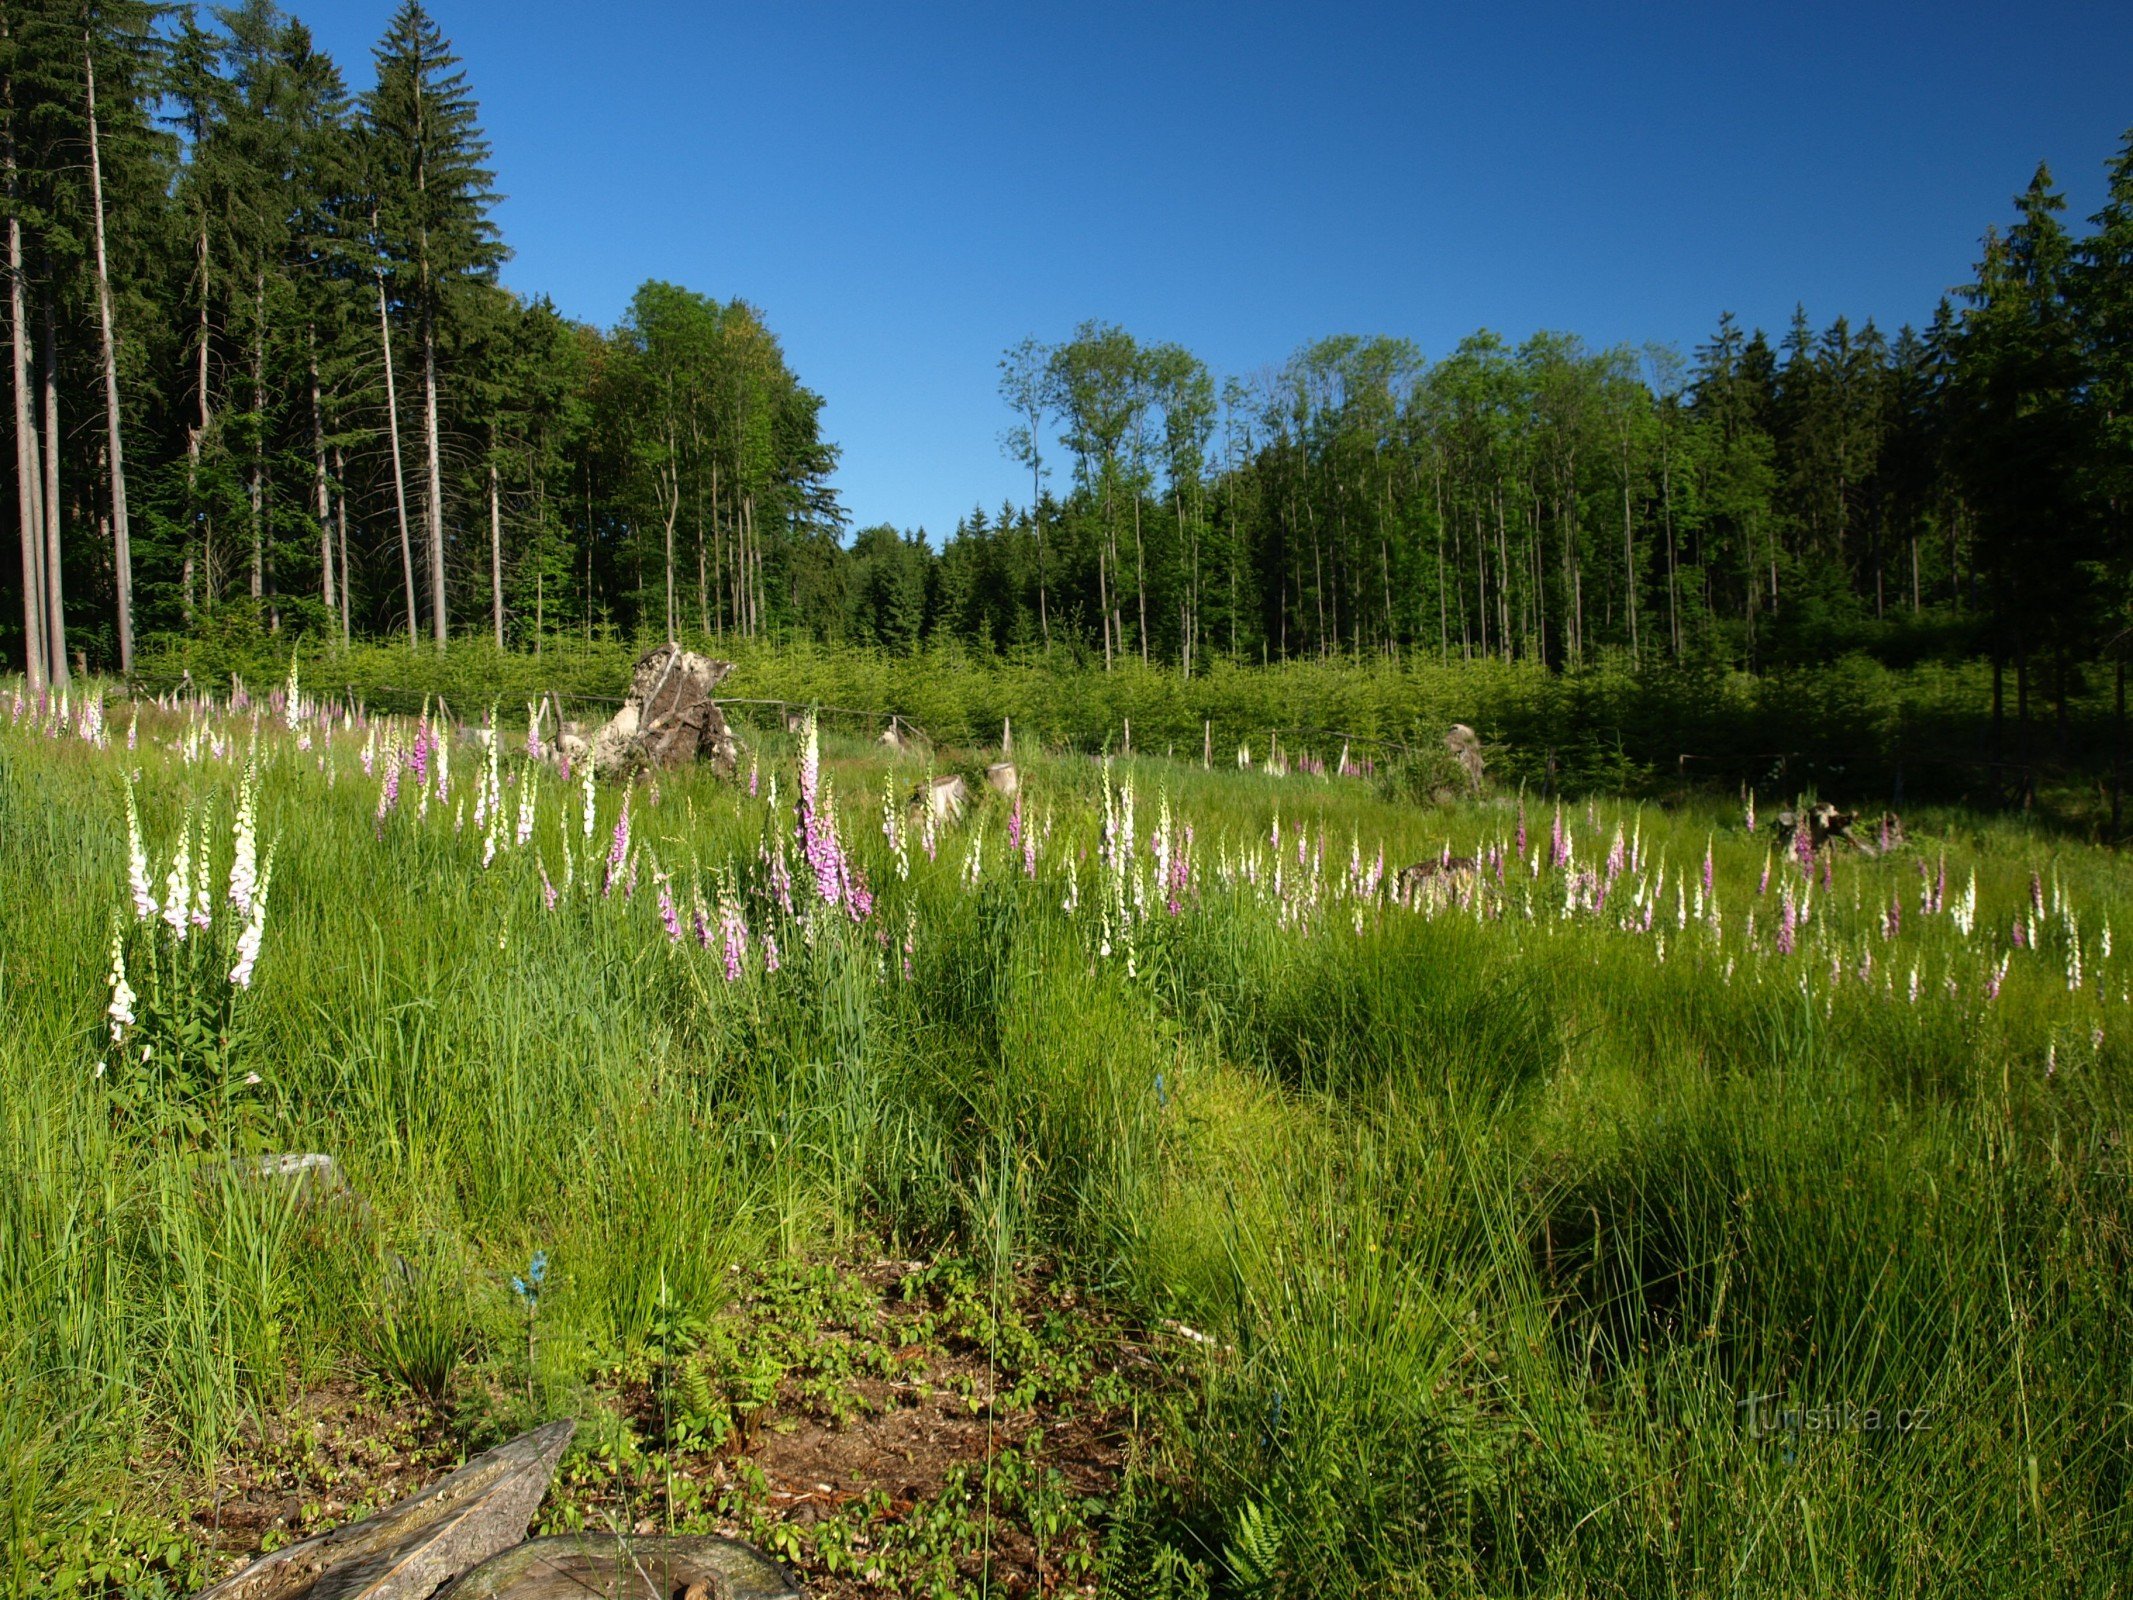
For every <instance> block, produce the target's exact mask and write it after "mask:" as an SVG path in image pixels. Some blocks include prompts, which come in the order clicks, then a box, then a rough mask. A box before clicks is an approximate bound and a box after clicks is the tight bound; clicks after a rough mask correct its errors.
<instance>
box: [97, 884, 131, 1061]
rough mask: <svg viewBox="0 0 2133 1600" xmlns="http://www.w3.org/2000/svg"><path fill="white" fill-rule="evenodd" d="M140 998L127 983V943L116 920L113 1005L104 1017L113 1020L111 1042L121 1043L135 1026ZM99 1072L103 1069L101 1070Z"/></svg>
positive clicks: (113, 959) (114, 932)
mask: <svg viewBox="0 0 2133 1600" xmlns="http://www.w3.org/2000/svg"><path fill="white" fill-rule="evenodd" d="M139 998H140V996H139V995H137V994H135V993H134V992H133V985H131V984H130V983H128V982H127V981H126V943H125V936H124V934H123V933H122V932H121V930H120V928H119V925H118V921H117V919H116V918H114V919H113V920H112V923H111V1003H110V1004H109V1005H108V1006H106V1007H104V1015H105V1016H107V1017H109V1018H110V1019H111V1042H112V1043H113V1044H118V1043H121V1042H122V1041H123V1040H124V1039H125V1037H126V1030H127V1029H128V1028H130V1027H132V1026H133V1024H134V1015H133V1003H134V1001H136V1000H138V999H139ZM98 1070H99V1071H101V1070H102V1069H101V1068H99V1069H98Z"/></svg>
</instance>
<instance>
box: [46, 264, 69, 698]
mask: <svg viewBox="0 0 2133 1600" xmlns="http://www.w3.org/2000/svg"><path fill="white" fill-rule="evenodd" d="M42 299H43V302H44V592H45V616H44V644H45V656H46V660H47V662H48V663H49V664H48V666H47V668H46V671H47V673H48V675H49V677H50V681H51V683H52V686H53V687H54V688H59V687H63V686H64V685H65V684H66V682H67V681H68V679H69V678H71V677H72V676H73V673H72V671H71V669H70V668H69V667H68V664H67V617H66V607H65V603H64V602H65V594H64V592H63V588H64V586H63V584H62V582H61V576H62V575H61V572H60V541H59V316H58V313H57V312H56V311H55V310H54V308H53V305H52V284H51V264H50V263H49V262H47V263H46V266H45V286H44V293H43V296H42Z"/></svg>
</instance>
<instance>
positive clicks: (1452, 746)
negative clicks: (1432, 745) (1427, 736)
mask: <svg viewBox="0 0 2133 1600" xmlns="http://www.w3.org/2000/svg"><path fill="white" fill-rule="evenodd" d="M1444 748H1445V749H1446V750H1448V751H1450V752H1451V757H1452V759H1453V760H1454V761H1456V762H1458V763H1459V770H1460V771H1462V772H1464V773H1465V774H1466V790H1467V793H1468V794H1470V795H1478V794H1480V793H1481V780H1482V774H1483V773H1484V772H1485V771H1486V770H1487V763H1486V762H1484V761H1483V760H1482V756H1481V736H1480V735H1479V734H1477V733H1475V732H1474V730H1473V729H1472V728H1469V727H1468V726H1467V725H1466V724H1465V723H1463V722H1455V723H1453V724H1452V726H1451V731H1450V732H1449V733H1447V734H1445V736H1444Z"/></svg>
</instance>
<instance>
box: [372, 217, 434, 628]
mask: <svg viewBox="0 0 2133 1600" xmlns="http://www.w3.org/2000/svg"><path fill="white" fill-rule="evenodd" d="M370 226H371V231H372V232H373V233H375V232H376V231H377V227H378V217H377V213H376V212H375V211H373V212H372V213H371V217H370ZM378 344H379V347H380V348H381V349H382V350H383V351H384V352H385V434H386V437H387V438H388V439H390V440H391V441H392V457H393V510H394V511H395V512H396V513H397V514H398V516H399V519H400V574H401V576H402V577H403V578H405V579H406V580H407V642H408V643H409V644H413V643H414V642H415V641H416V640H417V639H419V638H421V636H422V626H421V620H420V618H419V616H418V615H417V613H416V609H415V548H414V544H413V542H412V541H411V540H410V539H409V538H408V531H407V474H406V472H405V471H404V470H403V469H402V467H401V464H400V398H399V391H398V390H397V389H396V388H395V387H394V384H393V325H392V319H391V318H390V317H389V316H387V315H386V311H385V268H384V267H383V266H380V267H379V268H378Z"/></svg>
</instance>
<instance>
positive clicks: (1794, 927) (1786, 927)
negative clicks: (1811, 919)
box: [1777, 883, 1800, 956]
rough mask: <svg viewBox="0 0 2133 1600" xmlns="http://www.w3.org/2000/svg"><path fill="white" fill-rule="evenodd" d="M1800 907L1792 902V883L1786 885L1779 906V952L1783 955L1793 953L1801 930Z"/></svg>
mask: <svg viewBox="0 0 2133 1600" xmlns="http://www.w3.org/2000/svg"><path fill="white" fill-rule="evenodd" d="M1799 926H1800V914H1799V909H1798V908H1797V907H1796V906H1794V905H1793V903H1792V885H1791V884H1789V883H1788V884H1787V885H1785V892H1784V898H1783V900H1782V901H1781V903H1780V904H1779V906H1778V933H1777V952H1778V954H1779V955H1781V956H1789V955H1791V954H1792V949H1793V943H1794V940H1795V937H1796V936H1797V934H1798V932H1799Z"/></svg>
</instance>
